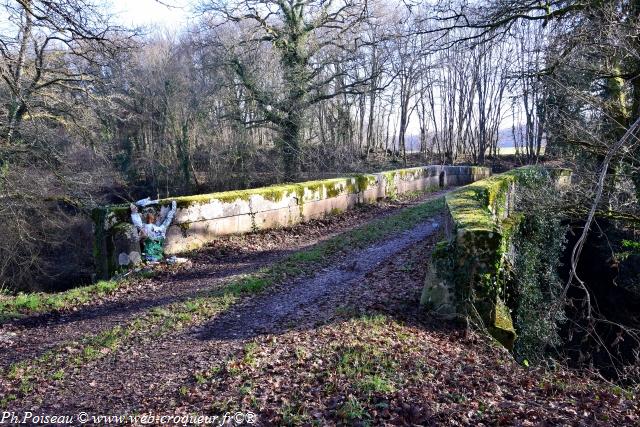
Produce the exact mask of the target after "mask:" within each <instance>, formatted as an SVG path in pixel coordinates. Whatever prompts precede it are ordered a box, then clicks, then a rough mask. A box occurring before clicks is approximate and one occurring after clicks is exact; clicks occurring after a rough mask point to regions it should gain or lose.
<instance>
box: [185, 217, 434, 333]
mask: <svg viewBox="0 0 640 427" xmlns="http://www.w3.org/2000/svg"><path fill="white" fill-rule="evenodd" d="M440 222H441V219H440V218H433V219H432V220H430V221H427V222H424V223H422V224H420V225H418V226H417V227H415V228H412V229H411V230H407V231H405V232H404V233H402V234H400V235H398V236H394V237H393V238H391V239H390V240H387V241H385V242H382V243H380V244H377V245H373V246H370V247H369V248H367V249H365V250H362V251H358V252H355V253H352V254H349V256H348V258H347V259H346V260H344V261H342V262H341V263H339V264H337V265H335V266H331V267H328V268H325V269H323V270H322V271H320V272H318V274H317V275H316V276H315V277H313V278H311V279H303V280H299V281H297V282H296V283H293V284H291V285H289V286H286V287H285V288H284V289H282V290H280V291H279V292H277V293H274V294H272V295H269V296H267V297H264V298H255V299H251V300H250V301H249V302H248V304H246V305H245V306H244V307H242V308H241V309H235V310H231V311H230V312H229V313H226V314H225V315H223V316H220V317H219V318H218V319H216V320H215V321H214V322H212V323H211V324H208V325H205V326H204V327H202V328H201V330H200V332H199V333H198V336H199V337H200V338H201V339H217V340H224V339H249V338H252V337H254V336H256V335H258V334H265V333H272V334H273V333H277V332H278V331H279V329H280V328H282V327H283V326H285V325H288V324H290V323H291V322H294V323H295V322H297V321H299V320H300V318H301V317H310V318H318V316H319V315H320V314H321V313H317V312H314V311H315V310H313V309H314V308H315V307H317V306H318V304H319V300H321V299H326V298H328V297H329V296H331V295H339V294H343V293H347V292H350V289H349V288H351V287H353V286H354V285H355V284H356V283H357V282H358V281H362V280H363V279H364V277H365V276H366V275H367V274H369V273H370V272H371V271H373V270H374V269H375V268H376V267H377V266H378V265H380V264H381V263H382V262H385V261H387V260H388V259H389V258H390V257H393V256H394V255H397V254H398V253H400V252H402V251H404V250H406V249H408V248H409V247H410V246H411V245H415V244H416V243H418V242H420V241H421V240H424V239H426V238H427V237H428V236H431V235H433V234H434V233H436V232H437V230H438V228H439V227H440ZM424 256H428V254H425V255H424Z"/></svg>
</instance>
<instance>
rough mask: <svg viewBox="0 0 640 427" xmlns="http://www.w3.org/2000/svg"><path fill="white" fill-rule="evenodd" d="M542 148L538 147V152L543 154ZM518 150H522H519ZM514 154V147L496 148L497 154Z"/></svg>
mask: <svg viewBox="0 0 640 427" xmlns="http://www.w3.org/2000/svg"><path fill="white" fill-rule="evenodd" d="M544 148H545V147H542V148H541V149H540V154H544ZM520 152H522V150H520ZM513 154H516V147H500V148H498V155H501V156H510V155H513Z"/></svg>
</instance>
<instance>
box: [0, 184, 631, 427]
mask: <svg viewBox="0 0 640 427" xmlns="http://www.w3.org/2000/svg"><path fill="white" fill-rule="evenodd" d="M443 209H444V204H443V202H442V197H441V194H430V195H420V196H414V197H413V198H410V199H405V200H400V201H393V202H387V203H381V204H378V205H373V206H364V207H361V208H358V209H355V210H353V211H348V212H345V213H342V214H340V215H336V216H331V217H329V218H327V219H325V220H318V221H311V222H308V223H306V224H301V225H298V226H295V227H292V228H287V229H280V230H271V231H264V232H258V233H254V234H248V235H244V236H230V237H225V238H221V239H220V240H219V241H217V242H216V243H215V244H213V245H211V246H210V247H209V248H206V249H204V250H201V251H198V252H195V253H193V254H190V255H189V259H190V262H189V263H186V264H183V265H176V266H160V267H157V268H156V269H154V270H153V271H152V272H151V273H149V272H145V271H143V272H140V273H138V274H136V275H134V276H130V277H127V278H126V279H123V280H122V281H121V283H119V284H118V286H114V287H113V288H109V289H110V291H109V292H105V293H101V294H99V295H98V294H96V295H95V298H92V299H91V300H88V301H87V300H83V301H82V302H79V303H78V304H68V305H65V306H64V307H62V308H59V309H54V310H42V309H40V310H33V312H30V311H29V310H25V311H23V313H22V315H21V316H20V317H19V318H14V319H11V320H6V319H5V321H4V323H3V324H2V325H1V326H0V344H1V345H2V351H1V353H0V364H1V366H2V377H1V379H0V411H13V412H14V413H15V414H24V411H31V412H33V413H34V414H43V415H45V414H46V415H52V414H55V415H74V414H75V415H76V416H77V414H79V413H81V412H82V413H86V414H88V416H89V417H93V416H95V417H97V416H116V417H117V416H122V417H123V418H121V419H120V418H112V419H111V424H117V423H120V421H122V422H129V421H131V420H135V421H134V423H137V424H142V423H144V419H143V418H140V417H142V416H143V415H146V416H147V418H146V420H147V421H149V420H151V418H150V417H149V415H153V416H154V417H158V416H160V415H165V416H174V415H184V416H187V415H189V414H191V415H194V416H199V415H209V416H215V415H217V416H219V417H220V418H218V419H217V420H216V423H215V425H220V424H221V422H222V421H226V422H227V423H228V424H229V425H234V422H235V421H238V420H241V419H242V417H245V418H244V419H245V421H246V420H247V418H246V417H250V418H249V420H250V421H256V424H258V425H382V424H388V425H565V424H566V425H612V424H617V425H638V422H639V418H638V416H639V415H638V414H640V404H639V403H638V401H637V399H636V396H635V395H634V394H633V393H631V392H630V391H628V390H625V389H622V388H619V387H616V386H614V385H611V384H608V383H606V382H604V381H602V380H598V379H597V378H595V377H592V376H587V375H585V374H579V373H577V372H574V371H570V370H567V369H563V368H561V367H556V368H555V369H553V370H550V369H549V368H547V369H542V368H525V367H523V366H520V365H518V364H517V363H516V362H515V361H514V360H513V357H512V356H511V355H510V354H509V353H508V352H507V351H506V350H504V349H502V348H501V347H499V346H497V345H495V344H494V343H493V342H492V341H491V340H489V339H487V338H485V337H484V336H483V335H481V334H479V333H476V332H474V331H469V330H467V329H465V328H463V327H462V326H460V325H456V324H454V323H452V322H446V321H442V320H438V319H435V318H432V317H430V316H429V315H428V314H426V313H424V312H423V311H421V310H420V309H419V307H418V300H419V296H420V292H421V290H422V287H423V280H424V277H425V273H426V268H427V266H426V260H427V259H428V257H429V254H430V252H431V250H432V248H433V246H434V244H435V243H436V242H437V241H439V240H440V239H442V233H443V219H444V217H443ZM227 412H228V413H230V414H231V415H233V414H235V413H236V412H242V413H243V415H242V416H239V417H240V418H235V419H233V418H232V419H231V420H229V419H226V420H225V419H224V418H223V417H224V414H226V413H227ZM21 416H22V415H21ZM129 417H132V418H129ZM135 417H138V418H135ZM88 420H89V423H92V422H94V423H96V424H107V421H106V420H105V419H101V420H98V419H97V418H88ZM168 420H169V419H164V420H158V418H155V419H154V424H172V422H170V421H168ZM173 420H174V421H175V419H173ZM234 420H235V421H234ZM76 423H77V422H76ZM175 423H176V424H178V422H175Z"/></svg>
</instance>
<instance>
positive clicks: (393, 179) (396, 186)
mask: <svg viewBox="0 0 640 427" xmlns="http://www.w3.org/2000/svg"><path fill="white" fill-rule="evenodd" d="M490 175H491V171H490V169H488V168H482V167H475V166H422V167H416V168H409V169H398V170H392V171H387V172H381V173H376V174H363V175H353V176H347V177H343V178H334V179H326V180H320V181H309V182H301V183H296V184H288V185H275V186H271V187H263V188H255V189H250V190H239V191H227V192H221V193H211V194H203V195H196V196H186V197H176V198H175V200H176V202H177V205H178V210H177V212H176V216H175V219H174V221H173V223H172V225H171V227H169V229H168V231H167V240H166V245H165V251H166V253H167V254H178V253H182V252H187V251H190V250H194V249H197V248H200V247H202V246H204V245H206V244H207V243H210V242H212V241H213V240H215V238H216V237H217V236H222V235H227V234H239V233H246V232H251V231H257V230H262V229H269V228H277V227H284V226H290V225H293V224H296V223H299V222H301V221H304V220H308V219H313V218H321V217H323V216H325V215H328V214H332V213H336V212H340V211H344V210H346V209H351V208H352V207H353V206H355V205H357V204H359V203H375V202H376V201H377V200H380V199H384V198H389V197H394V196H396V195H398V194H403V193H407V192H411V191H425V190H426V191H428V190H433V191H435V190H438V189H440V188H443V187H448V186H457V185H463V184H468V183H470V182H473V181H477V180H479V179H484V178H487V177H488V176H490ZM171 200H172V199H165V200H161V201H160V205H161V209H162V211H161V212H162V214H163V213H164V212H166V209H168V205H169V204H170V202H171ZM93 219H94V234H95V245H94V254H95V259H96V266H97V272H98V275H99V277H102V278H106V277H109V276H112V275H113V274H114V273H116V272H117V271H120V270H122V269H124V268H128V267H130V266H131V265H134V264H136V263H138V262H140V245H139V242H138V237H137V231H136V230H135V228H134V227H133V225H132V224H131V219H130V212H129V207H128V205H113V206H105V207H102V208H98V209H95V210H94V212H93Z"/></svg>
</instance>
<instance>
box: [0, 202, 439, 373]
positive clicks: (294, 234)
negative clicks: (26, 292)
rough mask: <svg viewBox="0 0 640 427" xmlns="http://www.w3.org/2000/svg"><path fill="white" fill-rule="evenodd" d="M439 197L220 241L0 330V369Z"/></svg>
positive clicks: (383, 205)
mask: <svg viewBox="0 0 640 427" xmlns="http://www.w3.org/2000/svg"><path fill="white" fill-rule="evenodd" d="M443 193H444V192H438V193H431V194H426V195H422V196H420V197H417V198H414V199H411V200H402V201H396V202H382V203H379V204H376V205H364V206H361V207H359V208H357V209H354V210H351V211H347V212H344V213H342V214H340V215H336V216H332V217H328V218H327V219H324V220H316V221H310V222H308V223H304V224H299V225H297V226H295V227H291V228H286V229H278V230H267V231H264V232H259V233H253V234H248V235H244V236H228V237H223V238H220V239H219V240H218V241H217V242H215V243H214V244H213V245H211V246H210V247H208V248H205V249H204V250H201V251H198V252H196V253H193V254H192V255H190V256H189V258H190V260H191V264H190V265H189V267H188V268H180V267H178V268H177V269H168V270H163V271H160V274H159V275H158V276H157V277H154V278H152V279H143V278H139V279H136V280H135V281H133V283H132V284H131V285H126V286H124V287H122V288H121V289H119V290H118V291H117V292H116V293H115V294H114V295H110V296H108V297H105V298H103V299H101V300H98V301H92V302H91V303H89V304H86V305H84V306H81V307H79V308H76V309H73V310H72V311H66V312H54V313H45V314H41V315H33V316H28V317H26V318H23V319H20V320H17V321H14V322H10V323H6V324H3V325H0V337H2V339H1V340H0V344H1V345H2V349H1V350H0V366H5V367H7V366H9V365H10V364H12V363H16V362H20V361H22V360H28V359H33V358H36V357H39V356H40V355H42V354H44V353H46V352H47V351H49V350H52V349H55V348H56V347H57V346H59V345H60V343H62V342H68V341H73V340H77V339H79V338H80V337H82V336H84V335H86V334H95V333H99V332H101V331H105V330H108V329H110V328H112V327H114V326H116V325H120V324H123V323H125V322H127V321H129V320H131V319H133V318H135V317H136V316H139V315H140V314H141V313H143V312H145V311H147V310H149V309H152V308H156V307H163V306H166V305H168V304H171V303H174V302H178V301H185V300H187V299H190V298H193V297H194V296H197V295H199V294H201V293H203V292H209V291H213V290H216V289H219V288H221V287H223V286H224V285H225V284H226V283H227V282H228V281H229V280H230V279H232V278H233V277H235V276H238V275H241V274H247V273H251V272H254V271H257V270H258V269H260V268H262V267H264V266H267V265H269V264H270V263H273V262H275V261H277V260H279V259H282V258H283V257H285V256H286V255H288V254H291V253H292V252H294V251H297V250H301V249H303V248H306V247H310V246H313V245H315V244H317V243H319V242H321V241H324V240H326V239H329V238H331V237H333V236H336V235H338V234H340V233H342V232H345V231H347V230H349V229H352V228H355V227H358V226H360V225H362V224H365V223H367V222H370V221H373V220H375V219H378V218H382V217H385V216H388V215H391V214H393V213H396V212H398V211H399V210H401V209H404V208H407V207H409V206H414V205H416V204H418V203H421V202H424V201H426V200H430V199H433V198H436V197H439V196H441V195H442V194H443Z"/></svg>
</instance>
